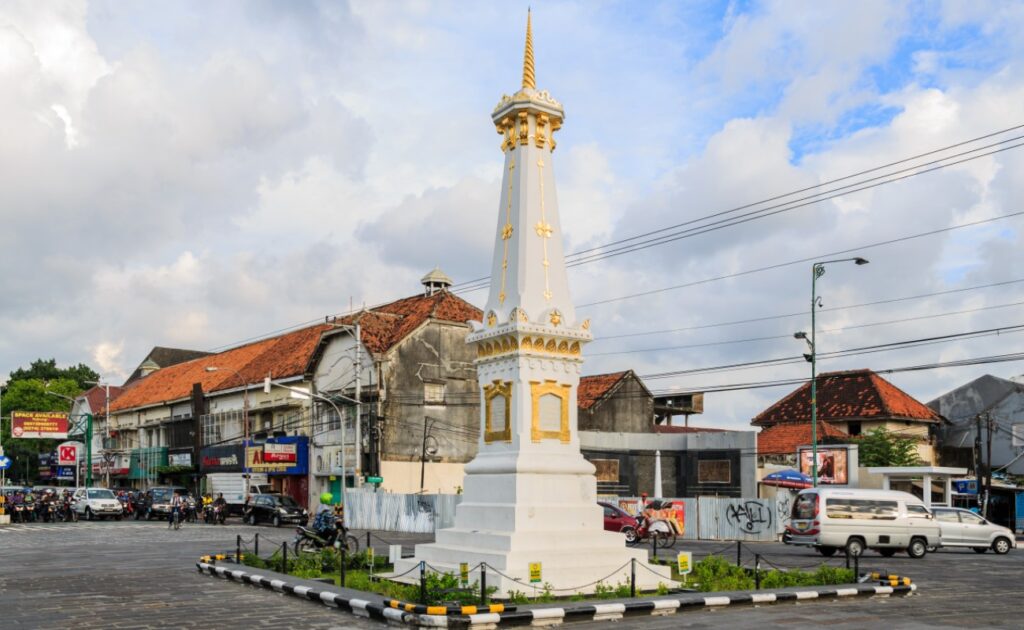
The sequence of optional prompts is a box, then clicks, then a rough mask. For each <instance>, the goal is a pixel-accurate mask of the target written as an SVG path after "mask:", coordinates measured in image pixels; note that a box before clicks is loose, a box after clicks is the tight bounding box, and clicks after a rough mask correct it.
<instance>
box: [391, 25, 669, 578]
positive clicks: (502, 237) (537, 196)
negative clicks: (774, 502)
mask: <svg viewBox="0 0 1024 630" xmlns="http://www.w3.org/2000/svg"><path fill="white" fill-rule="evenodd" d="M491 117H492V118H493V120H494V124H495V126H496V127H497V130H498V133H499V134H501V136H502V143H501V149H502V151H503V152H504V153H505V169H504V176H503V181H502V188H501V203H500V204H499V207H498V228H497V231H496V236H495V248H494V263H493V265H492V268H491V292H490V297H489V298H488V300H487V307H486V309H485V310H484V321H483V322H482V323H480V324H477V325H476V326H475V330H474V332H472V333H471V334H470V335H469V336H468V337H467V339H466V341H467V343H469V344H471V345H473V346H475V347H476V352H477V359H476V366H477V375H478V378H479V381H480V388H481V413H480V416H481V427H480V429H481V430H480V441H479V452H478V454H477V456H476V458H475V459H474V460H473V461H472V462H470V463H469V464H467V465H466V479H465V482H464V484H463V485H464V488H465V495H464V497H463V500H462V503H461V504H459V506H458V508H457V511H456V515H455V526H454V527H452V528H450V529H444V530H440V531H438V532H437V536H436V542H434V543H431V544H425V545H417V546H416V555H415V557H414V558H407V559H405V560H402V561H400V562H397V563H396V564H395V573H396V574H399V573H402V572H404V571H407V570H409V569H411V568H413V567H414V566H415V565H417V564H418V563H419V562H420V561H421V560H422V561H426V562H427V564H428V565H430V567H431V568H433V569H436V570H439V571H450V572H452V573H456V574H457V572H458V570H459V565H460V563H468V564H469V566H470V567H475V566H477V565H478V564H479V563H481V562H486V563H487V566H488V567H489V569H488V573H487V585H488V586H496V587H497V588H498V594H499V596H500V595H504V594H507V593H508V591H510V590H518V591H524V592H527V593H529V588H528V587H524V586H523V585H522V584H516V583H514V582H512V581H510V580H508V579H506V578H505V577H501V576H500V575H499V572H500V573H502V574H504V575H505V576H508V577H511V578H515V579H517V580H519V581H521V582H524V583H527V584H529V583H530V565H531V564H534V563H541V567H540V569H541V576H540V580H541V582H542V583H548V584H551V585H552V586H553V587H554V588H556V589H573V590H574V591H576V590H578V591H579V592H584V593H587V592H593V591H594V584H593V583H594V582H596V581H598V580H601V579H604V581H605V583H606V584H610V585H614V584H616V583H620V582H621V583H626V582H628V581H629V576H630V568H631V567H630V566H629V565H630V561H631V559H633V558H636V559H637V565H638V566H637V570H636V577H637V584H638V587H640V588H651V589H653V588H655V587H656V586H657V585H658V583H659V582H662V583H665V584H671V578H670V572H669V569H668V568H667V567H660V566H652V565H649V564H647V549H646V547H643V548H640V549H629V548H627V547H626V546H625V541H624V538H623V535H622V534H620V533H616V532H606V531H604V528H603V523H604V521H603V511H602V508H601V507H600V506H598V505H597V503H596V499H597V482H596V479H595V478H594V466H593V465H592V464H591V463H590V462H588V461H586V460H585V459H584V458H583V456H582V455H581V454H580V445H579V434H578V432H577V424H576V413H577V407H576V388H577V386H578V384H579V379H580V368H581V366H582V365H583V357H582V354H581V350H582V347H583V345H584V344H586V343H587V342H588V341H590V340H591V339H592V338H593V337H592V335H591V334H590V330H589V329H590V322H589V320H584V321H579V320H578V319H577V318H576V310H575V308H574V307H573V303H572V299H571V298H570V296H569V286H568V283H567V281H566V273H565V260H564V256H563V254H562V233H561V230H560V226H559V221H558V201H557V199H556V196H555V177H554V169H553V160H552V152H553V151H554V150H555V139H554V134H555V132H556V131H558V129H559V128H560V127H561V126H562V120H563V118H564V114H563V111H562V105H561V104H560V103H559V102H558V101H556V100H555V99H553V98H552V97H551V95H550V94H548V93H547V92H546V91H539V90H537V89H536V84H535V80H534V64H533V42H532V35H531V29H530V18H529V16H528V17H527V22H526V53H525V59H524V62H523V87H522V89H521V90H519V91H518V92H516V93H515V94H514V95H512V96H511V97H510V96H503V97H502V98H501V101H500V102H499V103H498V105H497V107H496V108H495V109H494V112H493V113H492V114H491ZM639 565H644V566H639ZM414 573H415V572H414ZM410 576H411V577H413V578H418V575H414V574H410ZM534 577H536V575H534ZM472 579H474V580H478V579H479V576H478V572H477V571H474V572H473V576H472ZM536 586H537V587H540V586H541V584H539V583H538V584H536ZM565 594H567V595H568V594H572V593H571V592H570V593H565Z"/></svg>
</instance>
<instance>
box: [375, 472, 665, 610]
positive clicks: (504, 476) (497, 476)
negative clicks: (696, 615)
mask: <svg viewBox="0 0 1024 630" xmlns="http://www.w3.org/2000/svg"><path fill="white" fill-rule="evenodd" d="M576 458H578V462H577V463H576V465H574V466H572V467H573V468H577V469H582V470H587V469H588V468H590V471H587V472H582V471H581V472H554V469H557V468H564V465H563V466H560V465H559V464H567V463H569V462H564V461H560V460H563V459H564V458H560V457H557V456H555V457H553V458H548V459H546V460H545V459H540V460H538V464H540V466H539V468H544V469H548V470H549V472H520V471H517V472H505V473H488V472H478V473H473V472H470V469H471V467H472V466H473V464H476V465H477V466H476V467H477V468H485V469H486V468H497V467H498V466H496V465H493V464H498V461H490V462H489V461H487V460H498V459H500V458H488V457H486V456H483V460H484V461H483V462H480V461H477V460H475V461H474V462H473V463H472V464H471V465H470V466H467V475H466V482H465V492H466V494H465V499H464V500H463V502H462V503H460V504H459V506H458V508H457V509H456V515H455V526H454V527H452V528H450V529H443V530H440V531H438V532H437V539H436V541H435V542H434V543H431V544H425V545H417V546H416V556H415V557H414V558H406V559H404V560H401V561H399V562H396V563H395V573H396V574H398V573H403V572H405V571H408V570H410V569H412V568H413V567H415V566H416V565H418V564H419V562H420V561H421V560H422V561H425V562H426V563H427V565H428V570H431V571H438V572H442V573H452V574H454V575H458V574H459V565H460V564H461V563H466V564H468V565H469V567H470V569H472V570H471V575H470V581H471V582H473V581H475V582H478V583H479V582H480V572H479V568H478V566H477V565H479V564H480V563H486V564H487V586H488V587H496V588H497V589H498V590H497V592H496V593H495V596H496V597H507V596H508V595H509V593H511V592H512V591H519V592H522V593H525V594H526V595H534V594H536V593H538V592H540V591H542V590H544V588H545V585H550V586H551V588H552V589H553V591H554V592H555V594H556V595H573V594H576V593H584V594H586V593H593V592H594V591H595V590H596V588H597V584H598V583H603V584H604V585H606V586H616V585H617V584H628V583H629V580H630V574H631V569H632V567H631V564H632V560H633V559H636V563H637V567H636V581H637V589H638V590H641V589H642V590H653V589H655V588H657V586H658V584H659V583H662V584H665V585H666V586H672V585H673V584H674V583H673V582H672V579H671V571H670V570H669V568H668V567H662V566H654V565H650V564H648V563H647V549H646V547H640V548H636V549H631V548H627V547H626V544H625V538H624V536H623V534H621V533H618V532H608V531H604V514H603V510H602V508H601V506H599V505H597V503H596V498H597V497H596V481H595V479H594V475H593V472H591V471H592V467H591V465H590V464H589V463H588V462H586V461H585V460H584V459H583V458H582V457H581V456H579V455H576ZM478 459H480V458H478ZM488 464H492V465H491V466H488ZM538 562H539V563H541V581H540V582H539V583H531V582H530V565H531V564H533V563H538ZM404 579H405V580H407V581H410V582H413V581H416V580H418V579H419V575H418V573H417V572H416V571H413V572H412V573H410V574H409V575H408V576H407V577H406V578H404ZM531 588H532V589H533V590H531Z"/></svg>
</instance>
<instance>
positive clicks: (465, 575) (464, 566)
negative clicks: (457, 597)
mask: <svg viewBox="0 0 1024 630" xmlns="http://www.w3.org/2000/svg"><path fill="white" fill-rule="evenodd" d="M459 579H460V580H461V581H462V583H463V584H469V563H468V562H460V563H459Z"/></svg>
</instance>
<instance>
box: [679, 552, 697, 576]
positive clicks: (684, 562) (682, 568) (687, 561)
mask: <svg viewBox="0 0 1024 630" xmlns="http://www.w3.org/2000/svg"><path fill="white" fill-rule="evenodd" d="M676 565H677V566H676V569H678V571H679V575H686V574H687V573H689V572H690V571H691V570H693V552H690V551H680V552H679V555H678V556H676Z"/></svg>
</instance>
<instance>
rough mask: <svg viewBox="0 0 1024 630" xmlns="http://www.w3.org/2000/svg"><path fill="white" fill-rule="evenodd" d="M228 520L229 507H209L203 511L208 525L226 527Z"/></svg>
mask: <svg viewBox="0 0 1024 630" xmlns="http://www.w3.org/2000/svg"><path fill="white" fill-rule="evenodd" d="M226 520H227V506H225V505H213V504H210V505H207V506H206V508H205V509H204V510H203V521H204V522H205V523H206V524H207V525H217V524H219V525H224V524H226V523H225V521H226Z"/></svg>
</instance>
